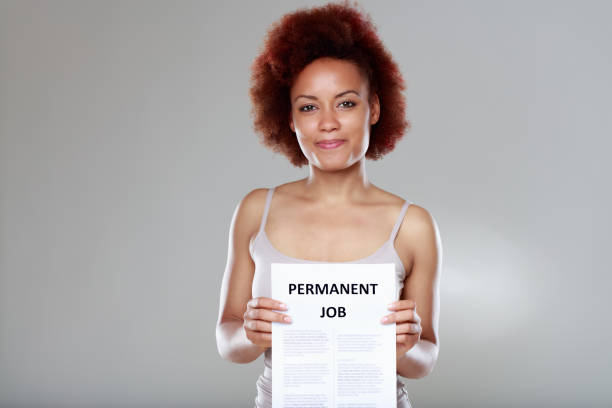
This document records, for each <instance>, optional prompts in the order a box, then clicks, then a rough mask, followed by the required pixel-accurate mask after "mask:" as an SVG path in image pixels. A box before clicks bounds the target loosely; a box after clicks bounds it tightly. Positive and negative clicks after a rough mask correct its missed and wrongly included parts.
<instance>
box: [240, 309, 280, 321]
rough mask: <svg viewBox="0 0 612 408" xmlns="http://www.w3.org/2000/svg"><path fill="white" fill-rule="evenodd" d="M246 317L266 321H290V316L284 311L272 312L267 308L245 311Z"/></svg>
mask: <svg viewBox="0 0 612 408" xmlns="http://www.w3.org/2000/svg"><path fill="white" fill-rule="evenodd" d="M245 315H246V317H247V318H248V319H253V320H265V321H268V322H280V323H291V317H290V316H289V315H286V314H284V313H278V312H273V311H271V310H267V309H251V310H247V311H246V312H245Z"/></svg>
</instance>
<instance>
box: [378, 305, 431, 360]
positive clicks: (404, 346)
mask: <svg viewBox="0 0 612 408" xmlns="http://www.w3.org/2000/svg"><path fill="white" fill-rule="evenodd" d="M388 309H389V310H394V312H393V313H391V314H389V315H386V316H384V317H383V318H382V319H381V322H382V323H384V324H389V323H394V322H395V323H396V325H395V333H396V334H395V342H396V359H397V360H399V359H400V358H401V357H402V356H403V355H404V354H406V352H407V351H408V350H410V349H411V348H412V347H414V345H415V344H417V342H418V341H419V340H420V338H421V331H422V329H421V318H420V317H419V315H418V314H417V312H416V302H415V301H414V300H412V299H403V300H396V301H395V302H392V303H391V304H390V305H389V307H388ZM385 319H386V320H385Z"/></svg>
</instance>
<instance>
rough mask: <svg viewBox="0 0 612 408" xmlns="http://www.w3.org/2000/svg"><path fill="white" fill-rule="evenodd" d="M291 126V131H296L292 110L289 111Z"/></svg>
mask: <svg viewBox="0 0 612 408" xmlns="http://www.w3.org/2000/svg"><path fill="white" fill-rule="evenodd" d="M289 127H290V128H291V131H292V132H293V133H295V126H293V115H292V114H291V112H289Z"/></svg>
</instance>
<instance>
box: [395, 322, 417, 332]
mask: <svg viewBox="0 0 612 408" xmlns="http://www.w3.org/2000/svg"><path fill="white" fill-rule="evenodd" d="M420 331H421V325H420V324H418V323H402V324H398V325H396V326H395V333H397V334H417V333H419V332H420Z"/></svg>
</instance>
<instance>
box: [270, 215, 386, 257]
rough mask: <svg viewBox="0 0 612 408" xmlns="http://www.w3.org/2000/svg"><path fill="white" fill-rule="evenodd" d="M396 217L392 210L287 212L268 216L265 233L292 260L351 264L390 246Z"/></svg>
mask: <svg viewBox="0 0 612 408" xmlns="http://www.w3.org/2000/svg"><path fill="white" fill-rule="evenodd" d="M396 216H397V214H394V211H392V209H388V210H380V209H379V210H377V211H376V210H361V211H327V212H325V211H314V210H307V209H300V210H297V209H293V210H292V209H287V210H283V211H277V212H276V213H275V214H274V215H269V216H268V220H267V222H266V225H265V226H264V233H265V235H266V238H267V239H268V241H269V243H270V244H271V245H272V246H273V247H274V248H275V249H276V250H277V251H279V252H281V253H282V254H284V255H287V256H290V257H292V258H297V259H305V260H311V261H321V262H350V261H355V260H359V259H362V258H366V257H368V256H370V255H372V254H374V253H375V252H376V251H378V250H379V249H381V247H382V246H383V245H385V244H387V241H389V239H390V238H391V233H392V230H393V227H394V223H395V217H396Z"/></svg>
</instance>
